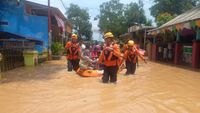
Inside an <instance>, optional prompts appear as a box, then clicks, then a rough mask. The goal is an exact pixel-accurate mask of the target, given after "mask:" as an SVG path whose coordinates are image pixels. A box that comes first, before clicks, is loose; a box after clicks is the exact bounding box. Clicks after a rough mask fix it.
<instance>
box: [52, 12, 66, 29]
mask: <svg viewBox="0 0 200 113" xmlns="http://www.w3.org/2000/svg"><path fill="white" fill-rule="evenodd" d="M54 16H55V18H56V21H57V24H58V27H60V28H62V31H63V32H64V31H65V22H64V21H63V20H62V19H61V18H60V17H59V16H58V15H57V14H54Z"/></svg>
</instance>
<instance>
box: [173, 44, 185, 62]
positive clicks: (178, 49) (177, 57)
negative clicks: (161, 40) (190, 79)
mask: <svg viewBox="0 0 200 113" xmlns="http://www.w3.org/2000/svg"><path fill="white" fill-rule="evenodd" d="M182 49H183V45H182V44H181V43H179V42H176V45H175V55H174V64H176V65H177V64H180V62H181V59H180V57H181V52H182Z"/></svg>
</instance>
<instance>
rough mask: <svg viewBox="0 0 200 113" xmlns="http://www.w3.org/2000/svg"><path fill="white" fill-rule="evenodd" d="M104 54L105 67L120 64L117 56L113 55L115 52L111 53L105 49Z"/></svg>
mask: <svg viewBox="0 0 200 113" xmlns="http://www.w3.org/2000/svg"><path fill="white" fill-rule="evenodd" d="M113 45H114V44H113ZM103 54H104V62H105V65H107V66H117V65H118V64H119V63H118V62H119V61H118V60H119V58H118V57H117V56H115V55H113V51H109V50H106V49H104V50H103Z"/></svg>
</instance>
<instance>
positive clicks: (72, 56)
mask: <svg viewBox="0 0 200 113" xmlns="http://www.w3.org/2000/svg"><path fill="white" fill-rule="evenodd" d="M65 48H67V59H68V60H69V61H70V63H71V65H72V67H73V70H74V71H77V69H78V68H79V62H80V57H81V53H80V52H81V48H80V46H79V43H78V36H77V35H76V34H73V35H72V41H69V42H67V44H66V46H65Z"/></svg>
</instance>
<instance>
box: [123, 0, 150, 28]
mask: <svg viewBox="0 0 200 113" xmlns="http://www.w3.org/2000/svg"><path fill="white" fill-rule="evenodd" d="M125 19H126V23H127V26H129V27H130V26H132V25H134V24H135V23H137V24H140V25H141V24H145V25H146V24H148V25H151V23H152V22H151V20H148V21H147V18H146V16H145V13H144V9H143V2H142V1H141V0H139V3H138V4H137V3H133V2H131V3H130V4H128V5H127V6H126V7H125Z"/></svg>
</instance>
